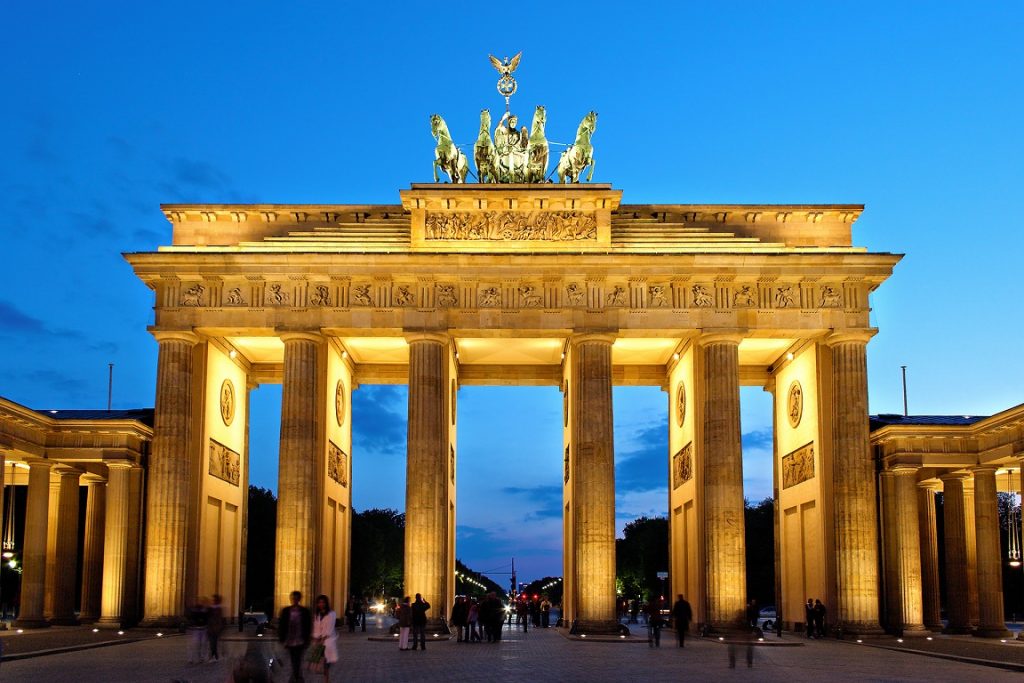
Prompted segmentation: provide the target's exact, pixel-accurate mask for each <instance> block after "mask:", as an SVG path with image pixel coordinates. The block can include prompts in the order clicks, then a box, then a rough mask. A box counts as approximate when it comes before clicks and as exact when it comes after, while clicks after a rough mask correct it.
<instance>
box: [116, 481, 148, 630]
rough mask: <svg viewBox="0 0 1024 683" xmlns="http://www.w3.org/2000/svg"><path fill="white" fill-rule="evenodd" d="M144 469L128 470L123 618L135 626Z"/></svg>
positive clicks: (137, 613) (129, 624) (137, 612)
mask: <svg viewBox="0 0 1024 683" xmlns="http://www.w3.org/2000/svg"><path fill="white" fill-rule="evenodd" d="M143 474H144V472H143V469H142V468H141V467H137V466H132V468H131V469H130V470H128V545H127V548H126V552H127V559H126V561H125V577H126V578H125V588H124V607H123V608H122V610H121V612H122V614H121V616H122V620H123V621H124V622H125V624H126V625H127V626H133V625H134V624H135V623H137V622H138V620H139V617H140V616H141V615H140V614H139V574H140V572H139V560H140V558H141V551H142V538H141V530H142V525H141V522H142V491H143V486H144V484H143Z"/></svg>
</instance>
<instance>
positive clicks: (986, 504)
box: [974, 467, 1009, 638]
mask: <svg viewBox="0 0 1024 683" xmlns="http://www.w3.org/2000/svg"><path fill="white" fill-rule="evenodd" d="M974 525H975V538H976V542H977V555H976V562H977V576H978V628H977V629H976V630H975V631H974V635H976V636H981V637H983V638H1005V637H1006V636H1007V635H1008V634H1009V631H1008V630H1007V629H1006V621H1005V617H1004V614H1003V566H1002V558H1001V550H1000V546H999V509H998V501H997V499H996V468H995V467H976V468H974Z"/></svg>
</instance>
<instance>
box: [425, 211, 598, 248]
mask: <svg viewBox="0 0 1024 683" xmlns="http://www.w3.org/2000/svg"><path fill="white" fill-rule="evenodd" d="M425 228H426V238H427V239H428V240H489V241H514V240H539V241H545V242H577V241H583V240H597V219H596V218H595V216H594V215H593V214H589V213H581V212H579V211H532V212H528V213H523V212H513V211H484V212H455V213H428V214H427V216H426V224H425Z"/></svg>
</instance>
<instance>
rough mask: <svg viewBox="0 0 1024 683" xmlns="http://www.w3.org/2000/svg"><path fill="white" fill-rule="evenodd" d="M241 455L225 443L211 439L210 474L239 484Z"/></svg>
mask: <svg viewBox="0 0 1024 683" xmlns="http://www.w3.org/2000/svg"><path fill="white" fill-rule="evenodd" d="M241 460H242V458H241V456H240V455H239V454H238V453H236V452H235V451H233V450H231V449H230V448H228V447H227V446H225V445H224V444H222V443H220V442H217V441H214V440H213V439H210V463H209V470H208V471H209V473H210V476H212V477H216V478H217V479H220V480H222V481H226V482H228V483H229V484H232V485H233V486H238V478H239V474H240V472H241Z"/></svg>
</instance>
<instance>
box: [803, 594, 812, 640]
mask: <svg viewBox="0 0 1024 683" xmlns="http://www.w3.org/2000/svg"><path fill="white" fill-rule="evenodd" d="M804 626H805V627H806V628H807V637H808V638H813V637H814V601H813V600H811V599H810V598H807V604H806V605H804Z"/></svg>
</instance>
